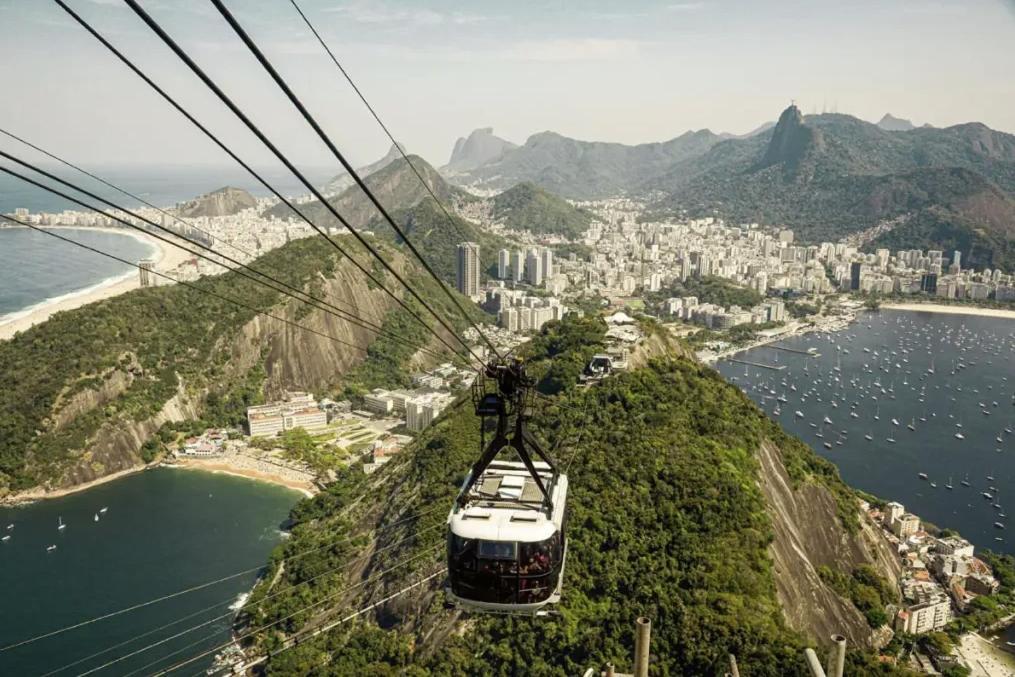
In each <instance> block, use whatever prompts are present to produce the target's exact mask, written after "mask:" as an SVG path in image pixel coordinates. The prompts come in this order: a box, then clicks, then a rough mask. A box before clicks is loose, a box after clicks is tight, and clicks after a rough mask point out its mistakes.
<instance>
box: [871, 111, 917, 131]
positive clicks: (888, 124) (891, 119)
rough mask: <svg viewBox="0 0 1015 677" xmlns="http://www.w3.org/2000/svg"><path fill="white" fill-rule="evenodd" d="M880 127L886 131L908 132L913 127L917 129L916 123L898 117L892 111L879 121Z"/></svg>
mask: <svg viewBox="0 0 1015 677" xmlns="http://www.w3.org/2000/svg"><path fill="white" fill-rule="evenodd" d="M878 127H880V128H881V129H883V130H885V131H886V132H908V131H909V130H911V129H916V125H914V124H913V123H912V122H910V121H909V120H905V119H903V118H897V117H895V116H894V115H892V114H891V113H885V114H884V117H882V118H881V120H879V121H878Z"/></svg>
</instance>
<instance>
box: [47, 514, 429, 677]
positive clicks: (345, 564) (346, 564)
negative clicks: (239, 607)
mask: <svg viewBox="0 0 1015 677" xmlns="http://www.w3.org/2000/svg"><path fill="white" fill-rule="evenodd" d="M441 526H443V525H434V526H431V527H427V528H425V529H421V530H419V531H416V532H414V533H412V534H410V535H408V536H405V537H404V538H401V539H399V540H397V541H395V542H394V543H390V544H388V545H386V546H384V547H383V548H378V549H377V550H374V551H372V552H369V553H367V554H365V555H361V556H360V557H355V558H353V559H351V560H349V561H346V562H343V563H342V564H340V565H339V566H337V567H332V568H330V569H326V570H325V571H322V572H320V573H318V574H315V575H314V576H312V577H310V578H307V579H305V580H303V581H300V582H299V583H296V584H294V585H291V586H289V587H286V588H282V589H280V590H277V591H276V592H271V593H268V594H267V595H265V596H264V597H262V598H261V599H259V600H257V601H256V602H254V603H253V606H257V605H259V604H261V603H263V602H265V601H267V600H269V599H273V598H275V597H278V596H279V595H283V594H285V593H287V592H291V591H292V590H294V589H297V588H302V587H303V586H306V585H309V584H310V583H313V582H314V581H316V580H318V579H320V578H323V577H324V576H327V575H329V574H333V573H335V572H337V571H340V570H343V569H346V568H348V567H349V566H350V565H352V564H354V563H357V562H362V561H365V560H368V559H370V558H371V557H374V556H376V555H377V554H378V553H382V552H386V551H388V550H391V549H392V548H394V547H396V546H398V545H401V544H402V543H404V542H405V541H408V540H411V539H414V538H416V537H418V536H419V535H420V534H424V533H427V532H430V531H433V530H434V529H436V528H438V527H441ZM292 559H294V558H289V559H287V560H283V561H291V560H292ZM232 601H233V600H232V598H230V599H227V600H224V601H221V602H217V603H215V604H212V605H209V606H206V607H204V608H203V609H200V610H198V611H195V612H193V613H191V614H188V615H187V616H184V617H183V618H181V619H177V620H176V621H173V622H172V623H167V624H166V625H163V626H160V627H158V628H155V629H154V630H151V631H149V632H146V633H144V634H142V635H137V636H135V637H132V638H130V639H129V640H127V641H124V642H120V643H118V644H116V645H114V646H111V647H107V648H106V649H103V650H102V651H98V652H96V653H93V654H91V655H90V656H86V657H85V658H82V659H78V660H76V661H74V662H73V663H68V664H66V665H64V666H62V667H59V668H57V669H55V670H52V671H51V672H49V673H47V674H49V675H53V674H56V673H58V672H62V671H64V670H66V669H68V668H70V667H73V666H74V665H79V664H80V663H83V662H85V661H88V660H91V659H93V658H97V657H98V656H101V655H102V654H105V653H109V652H110V651H112V650H114V649H117V648H120V647H122V646H124V645H125V644H129V643H131V642H134V641H136V640H138V639H140V638H142V637H145V636H147V635H151V634H153V633H155V632H158V631H160V630H164V629H166V628H167V627H170V626H172V625H176V624H177V623H180V622H182V621H183V620H185V619H187V618H191V617H193V616H198V615H201V614H204V613H208V612H209V611H213V610H214V609H217V608H219V607H221V606H224V605H226V604H229V603H231V602H232ZM230 615H233V612H232V611H230V612H229V613H227V614H223V615H220V616H216V617H215V618H212V619H210V620H209V621H205V622H202V623H200V624H198V625H193V626H190V627H189V628H187V629H186V630H182V631H180V632H178V633H176V634H175V635H172V636H171V637H168V638H163V639H161V640H159V641H156V642H153V643H151V644H147V645H145V646H143V647H141V648H139V649H137V650H135V651H133V652H131V653H129V654H125V655H123V656H119V657H117V658H115V659H113V660H111V661H108V662H106V663H105V664H103V665H101V666H98V667H97V668H93V669H91V670H89V671H88V672H85V673H81V674H90V673H91V672H95V671H97V670H100V669H103V668H106V667H109V666H110V665H115V664H116V663H119V662H121V661H123V660H126V659H127V658H132V657H134V656H137V655H140V654H142V653H145V652H146V651H149V650H150V649H153V648H155V647H157V646H161V645H163V644H165V643H166V642H168V641H172V640H173V639H177V638H179V637H182V636H183V635H187V634H189V633H191V632H193V631H195V630H199V629H201V628H202V627H205V626H207V625H209V624H210V623H212V622H215V621H217V620H221V619H223V618H225V617H227V616H230ZM164 659H165V657H163V658H162V659H160V660H159V661H156V662H161V660H164Z"/></svg>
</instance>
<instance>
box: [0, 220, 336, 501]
mask: <svg viewBox="0 0 1015 677" xmlns="http://www.w3.org/2000/svg"><path fill="white" fill-rule="evenodd" d="M258 265H261V266H263V267H264V268H266V269H271V270H272V271H274V273H275V274H277V275H279V276H280V279H283V280H284V281H285V282H287V283H288V284H291V285H293V286H295V287H302V286H304V285H306V284H307V283H308V282H309V281H310V280H311V278H313V277H314V276H317V275H322V274H323V275H325V276H327V275H329V274H332V273H333V272H334V271H335V269H336V265H337V259H336V257H335V252H334V250H333V249H332V248H331V247H330V246H328V245H327V244H326V243H323V242H321V241H320V240H316V239H314V240H299V241H296V242H292V243H290V244H289V245H287V246H285V247H282V248H280V249H277V250H275V251H273V252H271V253H269V254H266V255H265V256H264V257H262V258H261V259H259V260H258ZM196 286H197V287H199V288H200V289H203V290H207V291H210V292H212V293H215V294H220V295H222V296H225V297H229V298H232V299H236V300H238V301H240V302H242V303H244V304H246V305H248V306H250V307H253V308H263V309H266V310H267V309H274V308H278V307H281V303H282V300H283V297H282V296H281V294H279V293H278V292H276V291H273V290H271V289H269V288H267V287H265V286H262V285H258V284H255V283H253V282H251V281H250V280H247V279H245V278H241V277H239V276H237V275H235V274H233V273H227V274H224V275H221V276H218V277H213V278H205V279H202V280H201V281H199V282H197V283H196ZM254 316H255V313H254V311H252V310H247V309H244V308H239V307H237V306H236V305H233V304H232V303H229V302H227V301H225V300H222V299H219V298H215V297H213V296H210V295H208V294H205V293H201V292H198V291H196V290H195V289H191V288H188V287H184V286H176V285H174V286H165V287H154V288H149V289H140V290H136V291H133V292H130V293H127V294H123V295H121V296H117V297H115V298H111V299H107V300H104V301H100V302H97V303H94V304H89V305H87V306H85V307H83V308H79V309H76V310H72V311H68V312H63V313H57V314H56V315H54V316H53V317H52V318H50V319H49V321H47V322H45V323H43V324H41V325H37V326H35V327H33V328H32V329H30V330H28V331H26V332H23V333H21V334H19V335H18V336H16V337H15V338H14V339H12V340H11V341H6V342H0V494H2V493H4V492H5V491H17V490H21V489H27V488H29V487H33V486H37V485H39V484H41V483H43V482H45V481H47V480H51V479H54V478H56V477H58V476H59V475H60V472H61V469H62V468H63V467H64V465H65V464H66V463H67V462H68V461H70V460H71V459H72V458H73V455H74V454H75V452H76V451H77V450H81V449H83V448H84V447H85V446H86V445H87V444H88V442H89V440H90V439H91V437H92V436H93V435H94V434H95V433H96V432H97V431H98V430H99V429H100V428H101V427H102V426H105V425H109V426H115V425H116V424H117V423H118V422H130V421H140V420H145V419H147V418H150V417H151V416H153V415H154V414H155V413H156V412H158V411H159V410H160V409H161V408H162V406H163V405H164V404H165V403H166V401H168V400H169V399H170V398H171V397H173V396H174V395H175V394H176V393H177V391H178V390H179V389H180V388H183V389H184V390H186V391H188V392H195V391H197V390H198V389H202V388H204V387H207V386H211V387H212V389H213V390H214V391H215V392H214V393H213V394H212V395H210V396H209V401H208V402H207V404H208V405H209V411H208V416H209V418H210V419H211V422H214V423H222V424H226V423H230V422H235V421H236V420H237V417H238V416H239V412H240V410H241V409H242V408H243V407H244V406H245V403H246V402H254V401H256V400H257V398H258V395H257V389H258V385H259V383H260V381H261V380H262V379H263V370H262V368H261V367H260V366H258V367H256V368H255V369H254V370H252V371H251V372H249V373H240V374H236V373H233V370H232V368H231V364H230V362H231V358H232V352H231V349H230V345H231V343H232V341H233V340H234V339H235V338H236V337H237V334H238V331H239V329H240V328H241V327H243V326H244V325H245V324H246V323H248V322H249V321H250V320H251V319H253V318H254ZM107 387H108V388H107ZM75 398H88V400H90V401H91V402H92V403H94V406H91V407H88V406H85V407H84V409H85V410H84V411H83V412H82V413H79V414H77V415H68V416H67V417H66V418H67V419H68V420H63V419H62V418H61V411H63V410H64V408H65V407H67V406H69V404H70V403H72V402H74V401H76V400H75ZM82 404H84V402H82ZM152 452H153V450H152V449H149V451H148V453H149V454H151V453H152Z"/></svg>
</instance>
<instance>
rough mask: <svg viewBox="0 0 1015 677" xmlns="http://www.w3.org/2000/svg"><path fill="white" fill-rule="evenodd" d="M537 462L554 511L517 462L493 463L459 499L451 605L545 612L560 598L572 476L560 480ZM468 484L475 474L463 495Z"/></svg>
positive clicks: (452, 520) (452, 523) (452, 531)
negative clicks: (569, 488) (568, 478)
mask: <svg viewBox="0 0 1015 677" xmlns="http://www.w3.org/2000/svg"><path fill="white" fill-rule="evenodd" d="M533 465H534V467H535V469H536V474H537V475H539V478H540V480H541V481H542V482H543V485H544V486H545V487H546V488H547V491H548V492H549V494H550V498H551V502H550V504H551V505H552V506H553V508H552V509H551V508H549V507H548V506H547V503H546V502H545V501H544V498H543V494H542V492H540V490H539V486H538V485H537V484H536V483H535V481H534V480H533V478H532V475H530V474H529V471H528V470H527V469H526V468H525V465H524V464H523V463H519V462H509V461H493V462H492V463H490V464H489V466H487V468H486V470H484V471H483V473H482V475H481V476H480V477H479V478H478V479H477V481H476V482H475V483H473V484H472V488H471V489H469V493H468V495H467V496H461V495H460V496H459V498H460V500H459V502H456V504H455V507H454V509H452V511H451V514H450V515H449V516H448V584H447V589H446V591H445V592H446V595H447V598H448V601H449V602H450V603H451V604H452V605H454V606H456V607H458V608H463V609H466V610H472V611H489V612H501V613H515V614H532V615H541V614H543V613H545V610H544V607H546V606H547V605H549V604H555V603H557V602H559V601H560V591H561V584H562V582H563V577H564V560H565V556H566V554H567V541H566V537H565V534H564V525H565V518H564V511H565V506H566V503H567V476H566V475H560V474H557V475H555V473H553V472H552V471H551V467H550V465H549V464H547V463H543V462H535V463H533ZM554 477H556V480H555V481H554ZM470 479H471V474H470V477H467V478H466V480H465V484H463V491H464V490H465V488H466V487H468V486H469V480H470ZM461 499H466V500H465V501H462V500H461ZM463 503H464V507H462V504H463Z"/></svg>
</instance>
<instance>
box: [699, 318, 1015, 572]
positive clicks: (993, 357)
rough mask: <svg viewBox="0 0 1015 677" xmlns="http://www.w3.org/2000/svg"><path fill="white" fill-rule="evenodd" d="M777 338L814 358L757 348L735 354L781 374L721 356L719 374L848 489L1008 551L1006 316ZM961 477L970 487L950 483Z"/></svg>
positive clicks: (1013, 489)
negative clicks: (830, 467)
mask: <svg viewBox="0 0 1015 677" xmlns="http://www.w3.org/2000/svg"><path fill="white" fill-rule="evenodd" d="M780 345H783V346H787V347H791V348H796V349H800V350H807V349H809V348H814V349H815V350H816V351H817V352H818V353H820V357H807V356H804V355H800V354H796V353H791V352H785V351H780V350H776V349H774V348H772V347H771V346H766V347H761V348H756V349H754V350H751V351H748V352H746V353H741V354H739V355H737V356H736V357H735V358H734V359H738V360H746V361H750V362H757V363H762V364H768V365H773V366H783V367H785V368H784V369H782V370H781V371H774V370H768V369H763V368H758V367H754V366H746V365H744V364H738V363H736V362H733V361H731V360H725V361H723V362H721V363H720V364H719V365H718V369H719V371H720V372H721V373H722V374H723V375H724V376H726V378H727V379H730V380H732V382H733V383H735V384H736V385H738V386H741V387H742V388H746V391H747V394H748V395H749V396H750V397H751V398H752V399H753V400H755V401H756V402H757V403H759V404H760V405H761V407H762V408H763V409H764V410H765V411H766V412H767V413H768V414H769V415H770V416H773V417H774V418H776V419H777V420H778V421H779V423H780V424H781V425H782V426H783V428H784V429H785V430H786V431H787V432H789V433H791V434H793V435H796V436H797V437H799V438H800V439H802V440H804V441H805V442H807V443H808V444H809V445H810V446H811V447H812V448H813V449H814V451H815V452H817V453H818V454H820V455H822V456H824V457H825V458H827V459H829V460H830V461H832V462H833V463H835V464H836V465H837V466H838V468H839V472H840V473H841V475H842V477H843V479H844V480H845V481H846V482H847V483H849V484H850V485H852V486H854V487H857V488H859V489H862V490H864V491H867V492H869V493H872V494H874V495H876V496H878V497H880V498H883V499H886V500H895V501H899V502H900V503H902V504H903V505H905V506H906V508H907V509H908V510H910V511H912V512H915V513H916V514H918V515H919V516H920V517H921V518H923V519H924V520H927V521H929V522H932V523H934V524H936V525H938V526H940V527H947V528H952V529H955V530H958V531H959V532H960V533H961V534H962V535H963V536H965V537H966V538H968V539H969V540H970V541H971V542H972V543H973V544H974V545H976V546H977V547H978V548H990V549H992V550H996V551H999V552H1007V553H1015V434H1011V433H1007V432H1005V429H1006V428H1007V429H1008V430H1015V428H1013V426H1015V406H1013V405H1015V321H1013V320H1010V319H998V318H990V317H979V316H964V315H947V314H935V313H920V312H916V313H914V312H903V311H890V310H882V311H878V312H876V313H865V314H862V315H861V316H860V320H859V321H858V322H857V323H854V324H853V325H851V326H850V327H849V328H847V329H845V330H844V331H841V332H838V333H835V334H807V335H803V336H798V337H794V338H790V339H787V340H784V341H781V342H780ZM867 351H869V352H867ZM875 352H876V353H877V355H875V354H874V353H875ZM961 365H964V366H961ZM836 367H838V371H836ZM805 369H806V370H805ZM928 369H933V370H934V373H933V374H930V373H929V372H928ZM745 372H746V375H745ZM836 378H837V379H838V380H836ZM877 384H880V386H878V385H877ZM793 388H795V390H794V389H793ZM882 389H884V392H882ZM779 397H785V398H786V399H787V400H788V401H787V402H785V403H780V402H779V401H778V398H779ZM874 397H876V398H877V399H874ZM921 398H922V399H923V402H921V401H920V400H921ZM833 401H834V402H835V403H836V404H837V405H838V406H832V402H833ZM995 403H996V404H995ZM777 406H778V407H779V409H780V410H781V413H780V414H779V415H775V414H774V411H775V409H776V407H777ZM796 411H800V413H802V414H803V417H798V416H796V415H795V412H796ZM851 411H854V412H855V413H856V417H855V418H854V417H852V416H851V415H850V412H851ZM984 412H986V413H984ZM875 416H876V417H877V418H875ZM825 417H828V418H829V420H831V421H832V423H831V424H826V423H824V422H823V421H824V418H825ZM921 418H926V421H922V420H921ZM892 419H895V420H897V421H898V423H899V424H898V425H895V424H893V423H892ZM812 424H813V425H812ZM910 424H912V425H913V427H914V428H915V430H910V429H909V428H908V426H909V425H910ZM959 424H961V427H959ZM818 433H821V434H822V435H823V436H822V437H818ZM843 433H845V434H843ZM956 433H961V434H962V435H963V436H964V437H965V439H957V438H956V437H955V434H956ZM865 435H870V436H871V438H872V439H871V440H867V439H865ZM889 438H892V439H894V440H895V442H891V441H889ZM826 443H828V444H829V445H830V446H831V448H826V446H825V444H826ZM840 443H841V444H840ZM919 473H926V474H927V476H928V479H926V480H923V479H920V477H919ZM988 477H993V479H988ZM967 478H968V482H969V484H970V486H969V487H966V486H963V485H962V484H961V483H962V481H964V480H966V479H967ZM949 480H950V481H951V484H952V486H953V489H950V490H949V489H947V488H946V485H947V484H948V483H949ZM931 483H934V484H936V485H937V486H936V488H935V487H932V486H931ZM991 487H994V488H995V489H996V490H997V491H991V489H990V488H991ZM984 491H987V492H989V493H992V494H994V495H995V497H996V499H997V501H999V503H1000V505H1001V506H1002V507H1001V508H995V507H994V506H993V504H994V503H995V500H987V499H985V498H984V497H983V496H982V495H981V492H984ZM1001 515H1005V516H1004V517H1001ZM995 522H1001V523H1002V524H1005V527H1006V528H1005V529H997V528H995V526H994V523H995ZM1009 522H1010V524H1009ZM997 538H1001V539H1003V540H1001V541H998V540H995V539H997Z"/></svg>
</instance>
